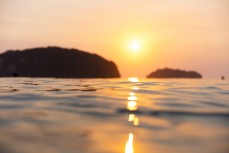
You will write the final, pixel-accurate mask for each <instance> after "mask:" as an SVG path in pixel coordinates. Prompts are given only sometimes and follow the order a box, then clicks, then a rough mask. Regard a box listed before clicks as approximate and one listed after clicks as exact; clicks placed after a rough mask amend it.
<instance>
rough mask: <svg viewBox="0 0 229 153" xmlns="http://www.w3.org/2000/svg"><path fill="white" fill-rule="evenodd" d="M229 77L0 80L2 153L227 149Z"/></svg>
mask: <svg viewBox="0 0 229 153" xmlns="http://www.w3.org/2000/svg"><path fill="white" fill-rule="evenodd" d="M228 144H229V82H228V81H227V80H224V81H223V80H182V79H177V80H173V79H167V80H156V79H152V80H151V79H148V80H146V79H145V80H140V81H139V82H138V80H137V79H134V78H132V79H129V80H126V79H39V78H33V79H32V78H1V79H0V153H41V152H42V153H228V152H229V145H228Z"/></svg>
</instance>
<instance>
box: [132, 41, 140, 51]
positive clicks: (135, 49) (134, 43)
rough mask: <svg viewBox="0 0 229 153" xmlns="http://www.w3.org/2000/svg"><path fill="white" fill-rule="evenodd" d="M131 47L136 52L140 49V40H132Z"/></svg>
mask: <svg viewBox="0 0 229 153" xmlns="http://www.w3.org/2000/svg"><path fill="white" fill-rule="evenodd" d="M130 48H131V50H132V51H134V52H135V51H138V50H139V48H140V45H139V42H137V41H133V42H131V44H130Z"/></svg>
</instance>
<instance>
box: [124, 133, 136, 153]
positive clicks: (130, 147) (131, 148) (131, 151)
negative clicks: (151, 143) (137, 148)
mask: <svg viewBox="0 0 229 153" xmlns="http://www.w3.org/2000/svg"><path fill="white" fill-rule="evenodd" d="M133 140H134V135H133V133H129V138H128V140H127V142H126V148H125V153H134V145H133Z"/></svg>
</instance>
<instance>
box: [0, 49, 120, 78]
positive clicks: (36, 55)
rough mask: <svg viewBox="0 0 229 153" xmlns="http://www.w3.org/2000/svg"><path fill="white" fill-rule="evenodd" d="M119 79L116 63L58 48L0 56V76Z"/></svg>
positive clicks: (16, 51) (94, 55) (75, 50)
mask: <svg viewBox="0 0 229 153" xmlns="http://www.w3.org/2000/svg"><path fill="white" fill-rule="evenodd" d="M10 76H14V77H17V76H19V77H56V78H118V77H120V73H119V71H118V68H117V66H116V64H115V63H114V62H112V61H108V60H106V59H104V58H102V57H100V56H98V55H96V54H91V53H88V52H84V51H80V50H77V49H65V48H60V47H47V48H32V49H25V50H22V51H20V50H14V51H12V50H11V51H7V52H5V53H2V54H0V77H10Z"/></svg>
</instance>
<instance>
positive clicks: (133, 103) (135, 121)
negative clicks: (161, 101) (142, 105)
mask: <svg viewBox="0 0 229 153" xmlns="http://www.w3.org/2000/svg"><path fill="white" fill-rule="evenodd" d="M128 81H130V82H133V83H137V82H139V79H138V78H135V77H131V78H128ZM138 89H139V88H138V87H136V86H133V87H132V91H131V92H130V93H129V96H128V97H127V100H128V102H127V110H129V111H130V112H133V113H130V114H129V118H128V121H129V122H131V123H132V125H133V126H138V125H139V118H138V117H136V115H135V114H134V111H137V109H138V107H137V100H138V97H137V96H136V94H135V92H134V91H136V90H138ZM125 153H134V133H133V132H131V131H130V133H129V136H128V140H127V142H126V147H125Z"/></svg>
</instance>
